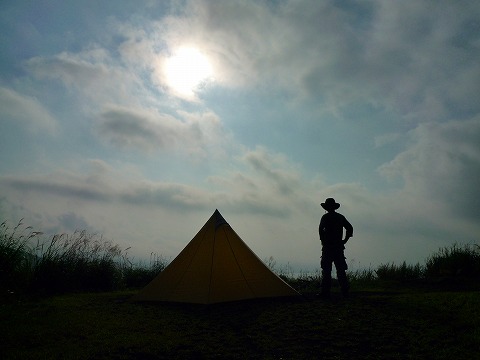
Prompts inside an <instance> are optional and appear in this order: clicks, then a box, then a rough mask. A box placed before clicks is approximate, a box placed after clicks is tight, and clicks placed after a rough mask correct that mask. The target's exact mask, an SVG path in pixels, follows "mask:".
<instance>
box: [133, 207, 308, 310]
mask: <svg viewBox="0 0 480 360" xmlns="http://www.w3.org/2000/svg"><path fill="white" fill-rule="evenodd" d="M296 295H299V293H298V292H296V291H295V290H294V289H293V288H292V287H290V286H289V285H288V284H287V283H286V282H284V281H283V280H282V279H281V278H279V277H278V276H277V275H275V274H274V273H273V272H272V271H270V269H269V268H268V267H267V266H266V265H265V264H264V263H263V262H262V261H261V260H260V259H259V258H258V257H257V256H256V255H255V253H254V252H253V251H252V250H250V248H249V247H248V246H247V245H246V244H245V243H244V242H243V240H242V239H241V238H240V237H239V236H238V235H237V234H236V233H235V231H234V230H233V229H232V228H231V227H230V225H228V223H227V222H226V221H225V219H224V218H223V217H222V215H221V214H220V212H219V211H218V210H215V212H214V213H213V215H212V216H211V217H210V219H209V220H208V221H207V222H206V223H205V225H204V226H203V227H202V228H201V229H200V231H199V232H198V234H197V235H196V236H195V237H194V238H193V239H192V240H191V241H190V242H189V243H188V245H187V246H186V247H185V249H183V250H182V252H180V254H179V255H178V256H177V257H176V258H175V259H174V260H173V261H172V262H171V263H170V265H168V266H167V267H166V268H165V269H164V270H163V271H162V272H161V273H160V274H159V275H158V276H157V277H156V278H155V279H153V280H152V281H151V282H150V283H149V284H148V285H147V286H146V287H145V288H143V289H142V290H141V291H140V292H139V293H138V294H136V295H135V296H134V297H133V298H132V301H172V302H186V303H199V304H213V303H219V302H225V301H236V300H245V299H253V298H265V297H277V296H296Z"/></svg>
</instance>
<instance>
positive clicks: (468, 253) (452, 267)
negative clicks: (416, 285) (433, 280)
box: [425, 244, 480, 280]
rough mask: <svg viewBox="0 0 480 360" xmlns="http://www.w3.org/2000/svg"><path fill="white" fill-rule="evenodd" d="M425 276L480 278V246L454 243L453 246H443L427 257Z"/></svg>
mask: <svg viewBox="0 0 480 360" xmlns="http://www.w3.org/2000/svg"><path fill="white" fill-rule="evenodd" d="M425 276H427V277H449V276H450V277H452V276H456V277H458V276H462V277H469V278H477V279H479V280H480V246H479V245H477V244H471V245H470V244H465V245H458V244H454V245H453V246H451V247H444V248H441V249H440V250H439V251H438V252H437V253H436V254H433V255H432V256H430V257H429V258H428V259H427V262H426V264H425Z"/></svg>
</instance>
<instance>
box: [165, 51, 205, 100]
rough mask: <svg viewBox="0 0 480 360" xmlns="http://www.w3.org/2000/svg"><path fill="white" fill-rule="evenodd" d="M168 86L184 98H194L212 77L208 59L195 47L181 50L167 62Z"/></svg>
mask: <svg viewBox="0 0 480 360" xmlns="http://www.w3.org/2000/svg"><path fill="white" fill-rule="evenodd" d="M164 69H165V76H166V81H167V85H168V86H169V87H170V88H171V89H172V90H173V91H175V92H176V93H178V94H179V95H182V96H187V97H192V96H194V93H195V91H196V90H198V89H199V88H200V87H201V86H202V85H203V84H204V83H205V82H206V81H207V80H208V79H209V78H211V76H212V66H211V65H210V63H209V61H208V59H207V57H206V56H205V55H203V54H202V53H201V52H200V51H199V50H198V49H196V48H193V47H184V48H180V49H179V50H178V51H177V52H176V53H174V54H173V55H172V56H171V57H169V58H168V59H167V60H166V62H165V68H164Z"/></svg>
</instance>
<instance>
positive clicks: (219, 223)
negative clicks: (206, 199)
mask: <svg viewBox="0 0 480 360" xmlns="http://www.w3.org/2000/svg"><path fill="white" fill-rule="evenodd" d="M213 216H214V217H215V230H216V229H218V228H219V227H220V226H222V225H224V224H228V223H227V220H225V219H224V218H223V216H222V214H220V211H218V209H215V212H214V213H213Z"/></svg>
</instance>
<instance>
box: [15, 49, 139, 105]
mask: <svg viewBox="0 0 480 360" xmlns="http://www.w3.org/2000/svg"><path fill="white" fill-rule="evenodd" d="M24 68H25V69H26V70H27V71H28V72H29V73H31V74H32V75H34V76H35V77H36V78H38V79H55V80H59V81H61V82H62V83H63V84H64V85H65V86H66V87H67V89H68V90H69V91H71V92H72V93H73V95H74V96H77V97H78V96H81V99H79V100H83V101H85V100H88V105H89V107H92V106H93V107H94V110H96V109H98V108H101V106H102V104H104V103H126V104H130V103H132V102H134V103H135V99H137V96H135V95H138V94H139V93H140V94H141V93H143V92H144V90H143V82H142V80H141V78H140V74H139V73H137V72H135V71H130V70H129V69H128V68H125V67H124V66H122V64H121V63H119V62H118V61H117V60H114V58H113V57H112V56H111V54H110V52H109V51H108V50H107V49H105V48H102V47H100V46H97V47H93V48H87V49H84V50H82V51H80V52H78V53H70V52H62V53H59V54H57V55H55V56H50V57H44V56H37V57H33V58H31V59H29V60H27V61H25V63H24ZM147 98H148V97H147Z"/></svg>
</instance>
